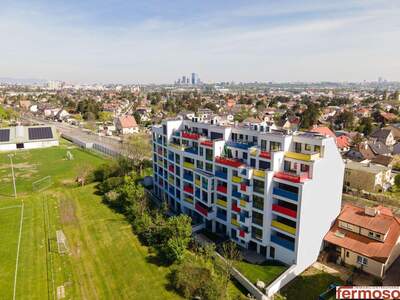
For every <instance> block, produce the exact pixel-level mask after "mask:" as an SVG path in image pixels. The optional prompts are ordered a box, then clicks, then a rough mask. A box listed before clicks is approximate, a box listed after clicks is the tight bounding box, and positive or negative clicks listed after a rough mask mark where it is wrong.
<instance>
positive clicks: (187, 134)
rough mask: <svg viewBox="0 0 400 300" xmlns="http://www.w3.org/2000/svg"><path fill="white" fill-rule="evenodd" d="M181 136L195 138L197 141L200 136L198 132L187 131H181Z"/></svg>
mask: <svg viewBox="0 0 400 300" xmlns="http://www.w3.org/2000/svg"><path fill="white" fill-rule="evenodd" d="M181 136H182V137H183V138H185V139H189V140H195V141H197V140H198V139H199V138H200V134H197V133H189V132H184V131H183V132H182V133H181Z"/></svg>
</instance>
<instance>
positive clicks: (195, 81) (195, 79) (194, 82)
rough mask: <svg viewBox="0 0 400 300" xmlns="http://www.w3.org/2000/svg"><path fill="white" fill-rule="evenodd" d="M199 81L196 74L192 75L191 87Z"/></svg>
mask: <svg viewBox="0 0 400 300" xmlns="http://www.w3.org/2000/svg"><path fill="white" fill-rule="evenodd" d="M198 81H199V75H197V74H196V73H192V82H191V83H192V85H196V84H197V83H198Z"/></svg>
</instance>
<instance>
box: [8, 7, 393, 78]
mask: <svg viewBox="0 0 400 300" xmlns="http://www.w3.org/2000/svg"><path fill="white" fill-rule="evenodd" d="M0 7H1V9H0V77H13V78H43V79H48V80H62V81H67V82H72V83H93V82H99V83H111V82H112V83H171V82H173V81H175V80H176V79H177V78H178V77H180V76H182V75H189V74H190V73H192V72H196V73H198V74H199V76H200V78H201V79H202V80H203V81H205V82H217V81H235V82H250V81H261V82H266V81H274V82H288V81H310V82H311V81H314V82H315V81H363V80H368V81H371V80H377V78H378V77H383V78H385V79H387V80H393V81H400V17H399V16H400V1H399V0H334V1H331V0H314V1H311V0H260V1H258V0H257V1H256V0H254V1H253V0H243V1H239V0H229V1H228V0H197V1H190V0H180V1H176V0H142V1H137V0H125V1H120V0H96V1H95V0H69V1H59V0H19V1H15V0H0Z"/></svg>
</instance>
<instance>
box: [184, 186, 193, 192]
mask: <svg viewBox="0 0 400 300" xmlns="http://www.w3.org/2000/svg"><path fill="white" fill-rule="evenodd" d="M183 190H184V191H185V192H186V193H189V194H193V187H191V186H190V185H185V186H184V187H183Z"/></svg>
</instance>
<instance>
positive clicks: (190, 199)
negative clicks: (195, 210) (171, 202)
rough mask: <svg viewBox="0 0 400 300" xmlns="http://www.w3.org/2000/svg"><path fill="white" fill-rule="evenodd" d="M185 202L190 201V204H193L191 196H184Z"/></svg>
mask: <svg viewBox="0 0 400 300" xmlns="http://www.w3.org/2000/svg"><path fill="white" fill-rule="evenodd" d="M184 200H185V201H186V202H187V203H190V204H193V201H194V200H193V198H190V197H185V199H184Z"/></svg>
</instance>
